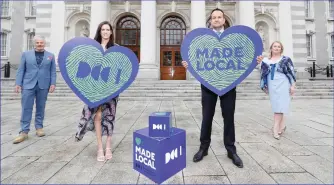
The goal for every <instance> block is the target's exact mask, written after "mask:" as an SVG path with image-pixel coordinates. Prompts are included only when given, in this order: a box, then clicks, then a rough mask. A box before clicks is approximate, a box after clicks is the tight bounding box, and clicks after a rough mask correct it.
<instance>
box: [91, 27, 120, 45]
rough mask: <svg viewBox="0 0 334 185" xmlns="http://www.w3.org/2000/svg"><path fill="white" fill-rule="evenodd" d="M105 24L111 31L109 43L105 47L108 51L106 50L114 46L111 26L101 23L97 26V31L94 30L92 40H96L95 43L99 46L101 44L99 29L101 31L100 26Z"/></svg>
mask: <svg viewBox="0 0 334 185" xmlns="http://www.w3.org/2000/svg"><path fill="white" fill-rule="evenodd" d="M105 24H107V25H109V27H110V31H111V35H110V38H109V42H108V43H107V45H106V49H108V48H110V47H112V46H114V44H115V43H114V32H113V30H112V26H111V24H110V23H109V22H108V21H103V22H101V23H100V24H99V26H98V27H97V30H96V34H95V37H94V40H96V41H97V42H99V43H100V44H101V42H102V36H101V29H102V26H103V25H105Z"/></svg>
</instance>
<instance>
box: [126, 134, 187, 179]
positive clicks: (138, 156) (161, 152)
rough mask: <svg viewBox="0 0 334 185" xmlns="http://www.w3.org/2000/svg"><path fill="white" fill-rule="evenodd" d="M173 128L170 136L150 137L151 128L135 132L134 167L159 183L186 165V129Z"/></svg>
mask: <svg viewBox="0 0 334 185" xmlns="http://www.w3.org/2000/svg"><path fill="white" fill-rule="evenodd" d="M172 129H173V133H172V135H171V136H170V137H168V138H163V137H150V136H149V128H143V129H140V130H137V131H135V132H134V133H133V168H134V170H136V171H138V172H139V173H141V174H143V175H144V176H146V177H147V178H149V179H151V180H152V181H153V182H155V183H158V184H161V183H162V182H164V181H165V180H167V179H169V178H170V177H172V176H173V175H175V174H176V173H178V172H179V171H181V170H183V169H184V168H185V167H186V131H185V130H182V129H179V128H172Z"/></svg>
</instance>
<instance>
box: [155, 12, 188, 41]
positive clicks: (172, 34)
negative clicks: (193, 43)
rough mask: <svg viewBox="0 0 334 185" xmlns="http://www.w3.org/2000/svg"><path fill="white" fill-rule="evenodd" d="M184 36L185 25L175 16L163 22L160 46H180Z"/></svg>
mask: <svg viewBox="0 0 334 185" xmlns="http://www.w3.org/2000/svg"><path fill="white" fill-rule="evenodd" d="M185 35H186V24H185V22H184V21H183V20H182V19H181V18H180V17H177V16H169V17H167V18H166V19H164V20H163V22H162V24H161V30H160V45H181V44H182V41H183V38H184V37H185Z"/></svg>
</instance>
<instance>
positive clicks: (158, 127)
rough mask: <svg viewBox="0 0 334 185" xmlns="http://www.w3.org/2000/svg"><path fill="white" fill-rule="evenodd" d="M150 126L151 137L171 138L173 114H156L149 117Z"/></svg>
mask: <svg viewBox="0 0 334 185" xmlns="http://www.w3.org/2000/svg"><path fill="white" fill-rule="evenodd" d="M148 125H149V136H150V137H169V136H170V135H171V132H172V129H171V125H172V113H171V112H154V113H152V114H151V115H150V116H149V123H148Z"/></svg>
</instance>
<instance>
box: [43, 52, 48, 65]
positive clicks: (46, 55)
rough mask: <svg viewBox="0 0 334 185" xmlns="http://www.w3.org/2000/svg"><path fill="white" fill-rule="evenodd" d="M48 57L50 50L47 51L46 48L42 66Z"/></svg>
mask: <svg viewBox="0 0 334 185" xmlns="http://www.w3.org/2000/svg"><path fill="white" fill-rule="evenodd" d="M47 57H48V52H46V51H45V50H44V56H43V60H42V62H41V66H42V65H43V63H44V62H45V60H46V59H47Z"/></svg>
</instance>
